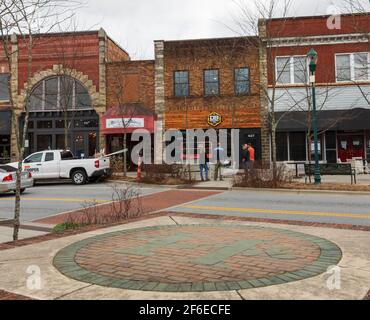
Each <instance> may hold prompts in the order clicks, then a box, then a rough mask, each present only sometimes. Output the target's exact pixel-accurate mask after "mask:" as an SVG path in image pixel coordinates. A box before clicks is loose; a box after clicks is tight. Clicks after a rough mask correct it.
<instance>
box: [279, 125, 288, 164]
mask: <svg viewBox="0 0 370 320" xmlns="http://www.w3.org/2000/svg"><path fill="white" fill-rule="evenodd" d="M276 157H277V161H287V160H288V140H287V133H286V132H279V133H277V134H276Z"/></svg>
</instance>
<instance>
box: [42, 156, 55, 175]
mask: <svg viewBox="0 0 370 320" xmlns="http://www.w3.org/2000/svg"><path fill="white" fill-rule="evenodd" d="M42 176H43V178H45V179H57V178H59V161H58V159H55V152H52V151H46V152H45V155H44V158H43V161H42Z"/></svg>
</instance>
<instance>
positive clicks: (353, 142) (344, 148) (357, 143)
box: [338, 135, 365, 162]
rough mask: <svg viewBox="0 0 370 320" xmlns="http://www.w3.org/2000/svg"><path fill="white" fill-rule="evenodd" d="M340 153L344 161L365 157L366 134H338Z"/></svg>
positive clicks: (340, 157)
mask: <svg viewBox="0 0 370 320" xmlns="http://www.w3.org/2000/svg"><path fill="white" fill-rule="evenodd" d="M338 155H339V159H340V160H341V161H342V162H347V160H350V159H352V158H362V159H364V158H365V150H364V136H361V135H353V136H351V135H345V136H338Z"/></svg>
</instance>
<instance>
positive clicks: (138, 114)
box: [102, 103, 155, 135]
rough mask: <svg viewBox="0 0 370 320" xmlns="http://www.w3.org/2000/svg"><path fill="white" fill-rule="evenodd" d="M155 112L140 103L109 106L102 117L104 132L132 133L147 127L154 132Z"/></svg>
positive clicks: (107, 133) (106, 133)
mask: <svg viewBox="0 0 370 320" xmlns="http://www.w3.org/2000/svg"><path fill="white" fill-rule="evenodd" d="M154 121H155V113H154V112H153V111H152V110H151V109H149V108H147V107H145V106H144V105H142V104H139V103H132V104H124V105H122V106H116V107H112V108H109V109H108V110H107V112H106V113H105V115H104V116H103V117H102V133H103V134H105V135H110V134H122V133H132V132H134V131H135V130H140V129H145V130H147V131H149V132H150V133H153V132H154Z"/></svg>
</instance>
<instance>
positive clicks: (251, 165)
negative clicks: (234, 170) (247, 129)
mask: <svg viewBox="0 0 370 320" xmlns="http://www.w3.org/2000/svg"><path fill="white" fill-rule="evenodd" d="M248 154H249V161H248V170H251V169H253V168H254V162H255V154H256V151H255V150H254V148H253V146H252V144H251V143H248Z"/></svg>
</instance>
